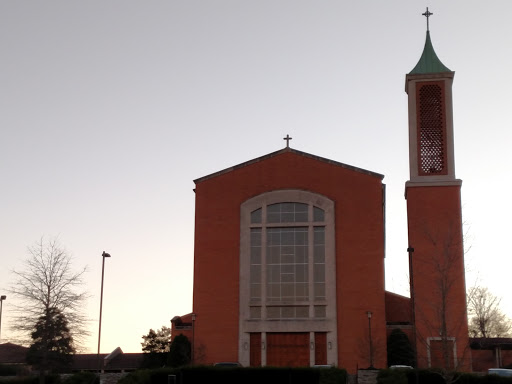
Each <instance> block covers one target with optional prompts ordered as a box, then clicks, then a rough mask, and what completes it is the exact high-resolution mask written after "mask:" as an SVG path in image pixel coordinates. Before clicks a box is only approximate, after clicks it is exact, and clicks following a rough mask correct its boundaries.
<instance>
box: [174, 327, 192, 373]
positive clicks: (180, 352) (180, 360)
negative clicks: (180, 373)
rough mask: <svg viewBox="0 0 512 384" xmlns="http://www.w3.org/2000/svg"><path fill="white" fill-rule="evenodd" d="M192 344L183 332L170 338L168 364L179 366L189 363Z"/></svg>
mask: <svg viewBox="0 0 512 384" xmlns="http://www.w3.org/2000/svg"><path fill="white" fill-rule="evenodd" d="M191 350H192V346H191V344H190V340H189V339H188V337H187V336H185V335H184V334H179V335H177V336H175V337H174V338H173V339H172V342H171V349H170V351H169V365H170V366H171V367H181V366H183V365H187V364H190V356H191Z"/></svg>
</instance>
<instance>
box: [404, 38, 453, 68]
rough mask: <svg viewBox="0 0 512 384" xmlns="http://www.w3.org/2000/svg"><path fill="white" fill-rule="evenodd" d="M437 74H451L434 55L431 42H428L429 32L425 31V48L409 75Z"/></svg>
mask: <svg viewBox="0 0 512 384" xmlns="http://www.w3.org/2000/svg"><path fill="white" fill-rule="evenodd" d="M439 72H451V71H450V70H449V69H448V68H447V67H446V66H445V65H444V64H443V63H441V60H439V58H438V57H437V55H436V52H435V51H434V47H433V46H432V41H431V40H430V32H429V31H427V40H426V41H425V48H423V53H422V54H421V58H420V61H418V64H416V66H415V67H414V69H413V70H412V71H411V72H409V74H410V75H415V74H425V73H439Z"/></svg>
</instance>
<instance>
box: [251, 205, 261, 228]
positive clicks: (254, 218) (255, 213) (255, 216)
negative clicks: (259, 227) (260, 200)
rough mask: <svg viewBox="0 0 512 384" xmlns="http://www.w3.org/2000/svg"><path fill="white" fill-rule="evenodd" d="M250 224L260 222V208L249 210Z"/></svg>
mask: <svg viewBox="0 0 512 384" xmlns="http://www.w3.org/2000/svg"><path fill="white" fill-rule="evenodd" d="M251 224H261V208H259V209H257V210H255V211H252V212H251Z"/></svg>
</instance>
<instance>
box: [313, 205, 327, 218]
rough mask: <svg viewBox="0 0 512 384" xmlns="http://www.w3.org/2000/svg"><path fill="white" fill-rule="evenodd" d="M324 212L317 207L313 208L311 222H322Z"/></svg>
mask: <svg viewBox="0 0 512 384" xmlns="http://www.w3.org/2000/svg"><path fill="white" fill-rule="evenodd" d="M324 220H325V215H324V210H323V209H320V208H318V207H313V221H324Z"/></svg>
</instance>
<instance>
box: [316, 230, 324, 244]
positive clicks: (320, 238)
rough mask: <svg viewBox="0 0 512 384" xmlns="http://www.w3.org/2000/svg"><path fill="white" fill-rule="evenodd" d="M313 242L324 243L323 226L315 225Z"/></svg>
mask: <svg viewBox="0 0 512 384" xmlns="http://www.w3.org/2000/svg"><path fill="white" fill-rule="evenodd" d="M313 244H315V245H324V244H325V229H324V227H315V230H314V242H313Z"/></svg>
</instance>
